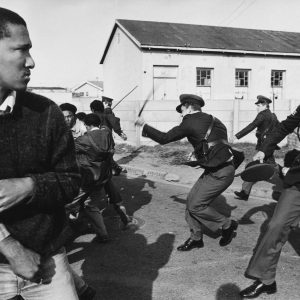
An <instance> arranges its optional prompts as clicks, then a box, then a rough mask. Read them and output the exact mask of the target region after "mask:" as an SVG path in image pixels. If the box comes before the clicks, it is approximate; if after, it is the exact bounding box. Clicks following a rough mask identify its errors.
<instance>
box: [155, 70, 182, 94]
mask: <svg viewBox="0 0 300 300" xmlns="http://www.w3.org/2000/svg"><path fill="white" fill-rule="evenodd" d="M177 74H178V66H153V87H154V90H153V99H154V100H177V99H178V97H179V95H178V88H177Z"/></svg>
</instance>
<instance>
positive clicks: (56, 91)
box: [28, 86, 72, 105]
mask: <svg viewBox="0 0 300 300" xmlns="http://www.w3.org/2000/svg"><path fill="white" fill-rule="evenodd" d="M28 91H30V92H32V93H35V94H39V95H42V96H44V97H47V98H49V99H51V100H52V101H54V102H55V103H57V104H58V105H59V104H61V103H64V102H72V92H71V91H70V90H69V89H67V88H63V87H56V86H52V87H46V86H30V87H28Z"/></svg>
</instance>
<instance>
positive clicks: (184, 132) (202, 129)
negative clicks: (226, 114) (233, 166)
mask: <svg viewBox="0 0 300 300" xmlns="http://www.w3.org/2000/svg"><path fill="white" fill-rule="evenodd" d="M211 121H212V116H211V115H209V114H206V113H204V112H200V111H199V112H197V113H193V114H187V115H185V116H184V117H183V119H182V122H181V123H180V125H178V126H175V127H174V128H172V129H171V130H169V131H168V132H166V133H164V132H161V131H159V130H157V129H155V128H153V127H151V126H149V125H148V124H145V125H144V127H143V131H142V135H143V136H144V137H149V138H151V139H152V140H154V141H155V142H157V143H159V144H162V145H164V144H167V143H170V142H174V141H178V140H181V139H183V138H187V139H188V141H189V142H190V143H191V144H192V146H193V147H194V149H195V148H197V147H199V145H201V144H202V143H203V139H204V137H205V135H206V133H207V130H208V128H209V126H210V124H211ZM217 140H224V141H227V129H226V127H225V125H224V124H223V123H222V122H221V121H220V120H219V119H217V118H215V123H214V126H213V128H212V131H211V133H210V135H209V137H208V142H213V141H217ZM213 148H215V150H216V151H214V149H212V150H211V151H214V153H213V157H212V160H211V161H210V162H209V165H207V167H208V166H211V167H215V166H218V165H220V164H222V163H225V162H226V161H228V159H230V158H231V156H232V153H231V151H230V147H229V146H228V145H226V144H224V143H223V144H219V145H216V146H214V147H213Z"/></svg>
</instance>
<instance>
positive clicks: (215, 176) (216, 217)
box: [136, 94, 238, 251]
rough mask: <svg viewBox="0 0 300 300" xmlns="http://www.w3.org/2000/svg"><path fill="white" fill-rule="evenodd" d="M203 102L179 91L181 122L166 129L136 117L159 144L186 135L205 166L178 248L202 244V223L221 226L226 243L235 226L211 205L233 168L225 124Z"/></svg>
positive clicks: (146, 134) (192, 195) (190, 200)
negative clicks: (206, 110) (184, 237)
mask: <svg viewBox="0 0 300 300" xmlns="http://www.w3.org/2000/svg"><path fill="white" fill-rule="evenodd" d="M203 106H204V101H203V99H202V98H201V97H199V96H197V95H192V94H182V95H180V104H179V105H178V106H177V107H176V111H177V112H179V113H181V114H182V116H183V119H182V122H181V123H180V124H179V125H178V126H175V127H174V128H172V129H171V130H169V131H168V132H166V133H164V132H161V131H159V130H157V129H155V128H153V127H151V126H150V125H148V124H146V123H145V121H144V119H143V118H142V117H140V118H138V119H137V121H136V125H137V126H142V135H143V136H144V137H148V138H151V139H152V140H154V141H155V142H158V143H159V144H162V145H163V144H167V143H170V142H174V141H178V140H181V139H183V138H187V139H188V141H189V142H190V143H191V144H192V146H193V147H194V153H195V156H196V158H197V159H198V162H197V163H198V164H199V165H200V166H201V167H202V168H204V172H203V174H202V175H201V176H200V177H199V179H198V180H197V182H196V183H195V184H194V186H193V187H192V189H191V191H190V192H189V194H188V197H187V204H186V212H185V218H186V221H187V223H188V225H189V228H190V237H189V238H188V239H187V240H186V241H185V242H184V243H183V244H182V245H180V246H179V247H178V248H177V250H178V251H189V250H191V249H193V248H202V247H203V246H204V243H203V229H204V227H207V228H209V229H210V230H212V231H214V232H216V231H219V230H221V234H222V237H221V239H220V242H219V244H220V246H225V245H228V244H229V243H230V242H231V241H232V239H233V238H234V237H235V235H236V232H235V231H236V229H237V227H238V223H237V222H236V221H235V220H231V219H229V218H227V217H225V216H224V215H222V214H221V213H219V212H217V211H216V210H215V209H214V208H213V207H212V206H211V203H212V202H213V201H214V200H215V199H216V198H217V197H218V196H219V195H220V194H221V193H222V192H223V191H225V190H226V189H227V188H228V187H229V186H230V184H231V183H232V182H233V179H234V172H235V168H234V165H233V155H232V151H231V148H230V146H229V145H228V143H227V130H226V127H225V125H224V124H223V123H222V122H221V121H220V120H219V119H217V118H215V117H213V116H212V115H209V114H207V113H204V112H202V107H203ZM205 137H207V138H206V140H205Z"/></svg>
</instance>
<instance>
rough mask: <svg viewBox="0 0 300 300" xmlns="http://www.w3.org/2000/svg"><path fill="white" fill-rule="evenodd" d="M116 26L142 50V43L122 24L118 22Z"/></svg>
mask: <svg viewBox="0 0 300 300" xmlns="http://www.w3.org/2000/svg"><path fill="white" fill-rule="evenodd" d="M116 24H117V25H118V26H119V27H120V29H122V31H123V32H124V33H125V34H126V35H127V36H128V37H129V38H130V39H131V40H132V41H133V42H134V43H135V44H136V45H137V46H138V47H139V48H142V47H143V46H142V45H141V43H140V42H139V41H138V40H137V39H136V38H135V37H134V36H133V35H132V34H130V33H129V32H128V30H127V29H126V28H125V27H124V26H123V25H122V24H121V23H119V22H118V20H116Z"/></svg>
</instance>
